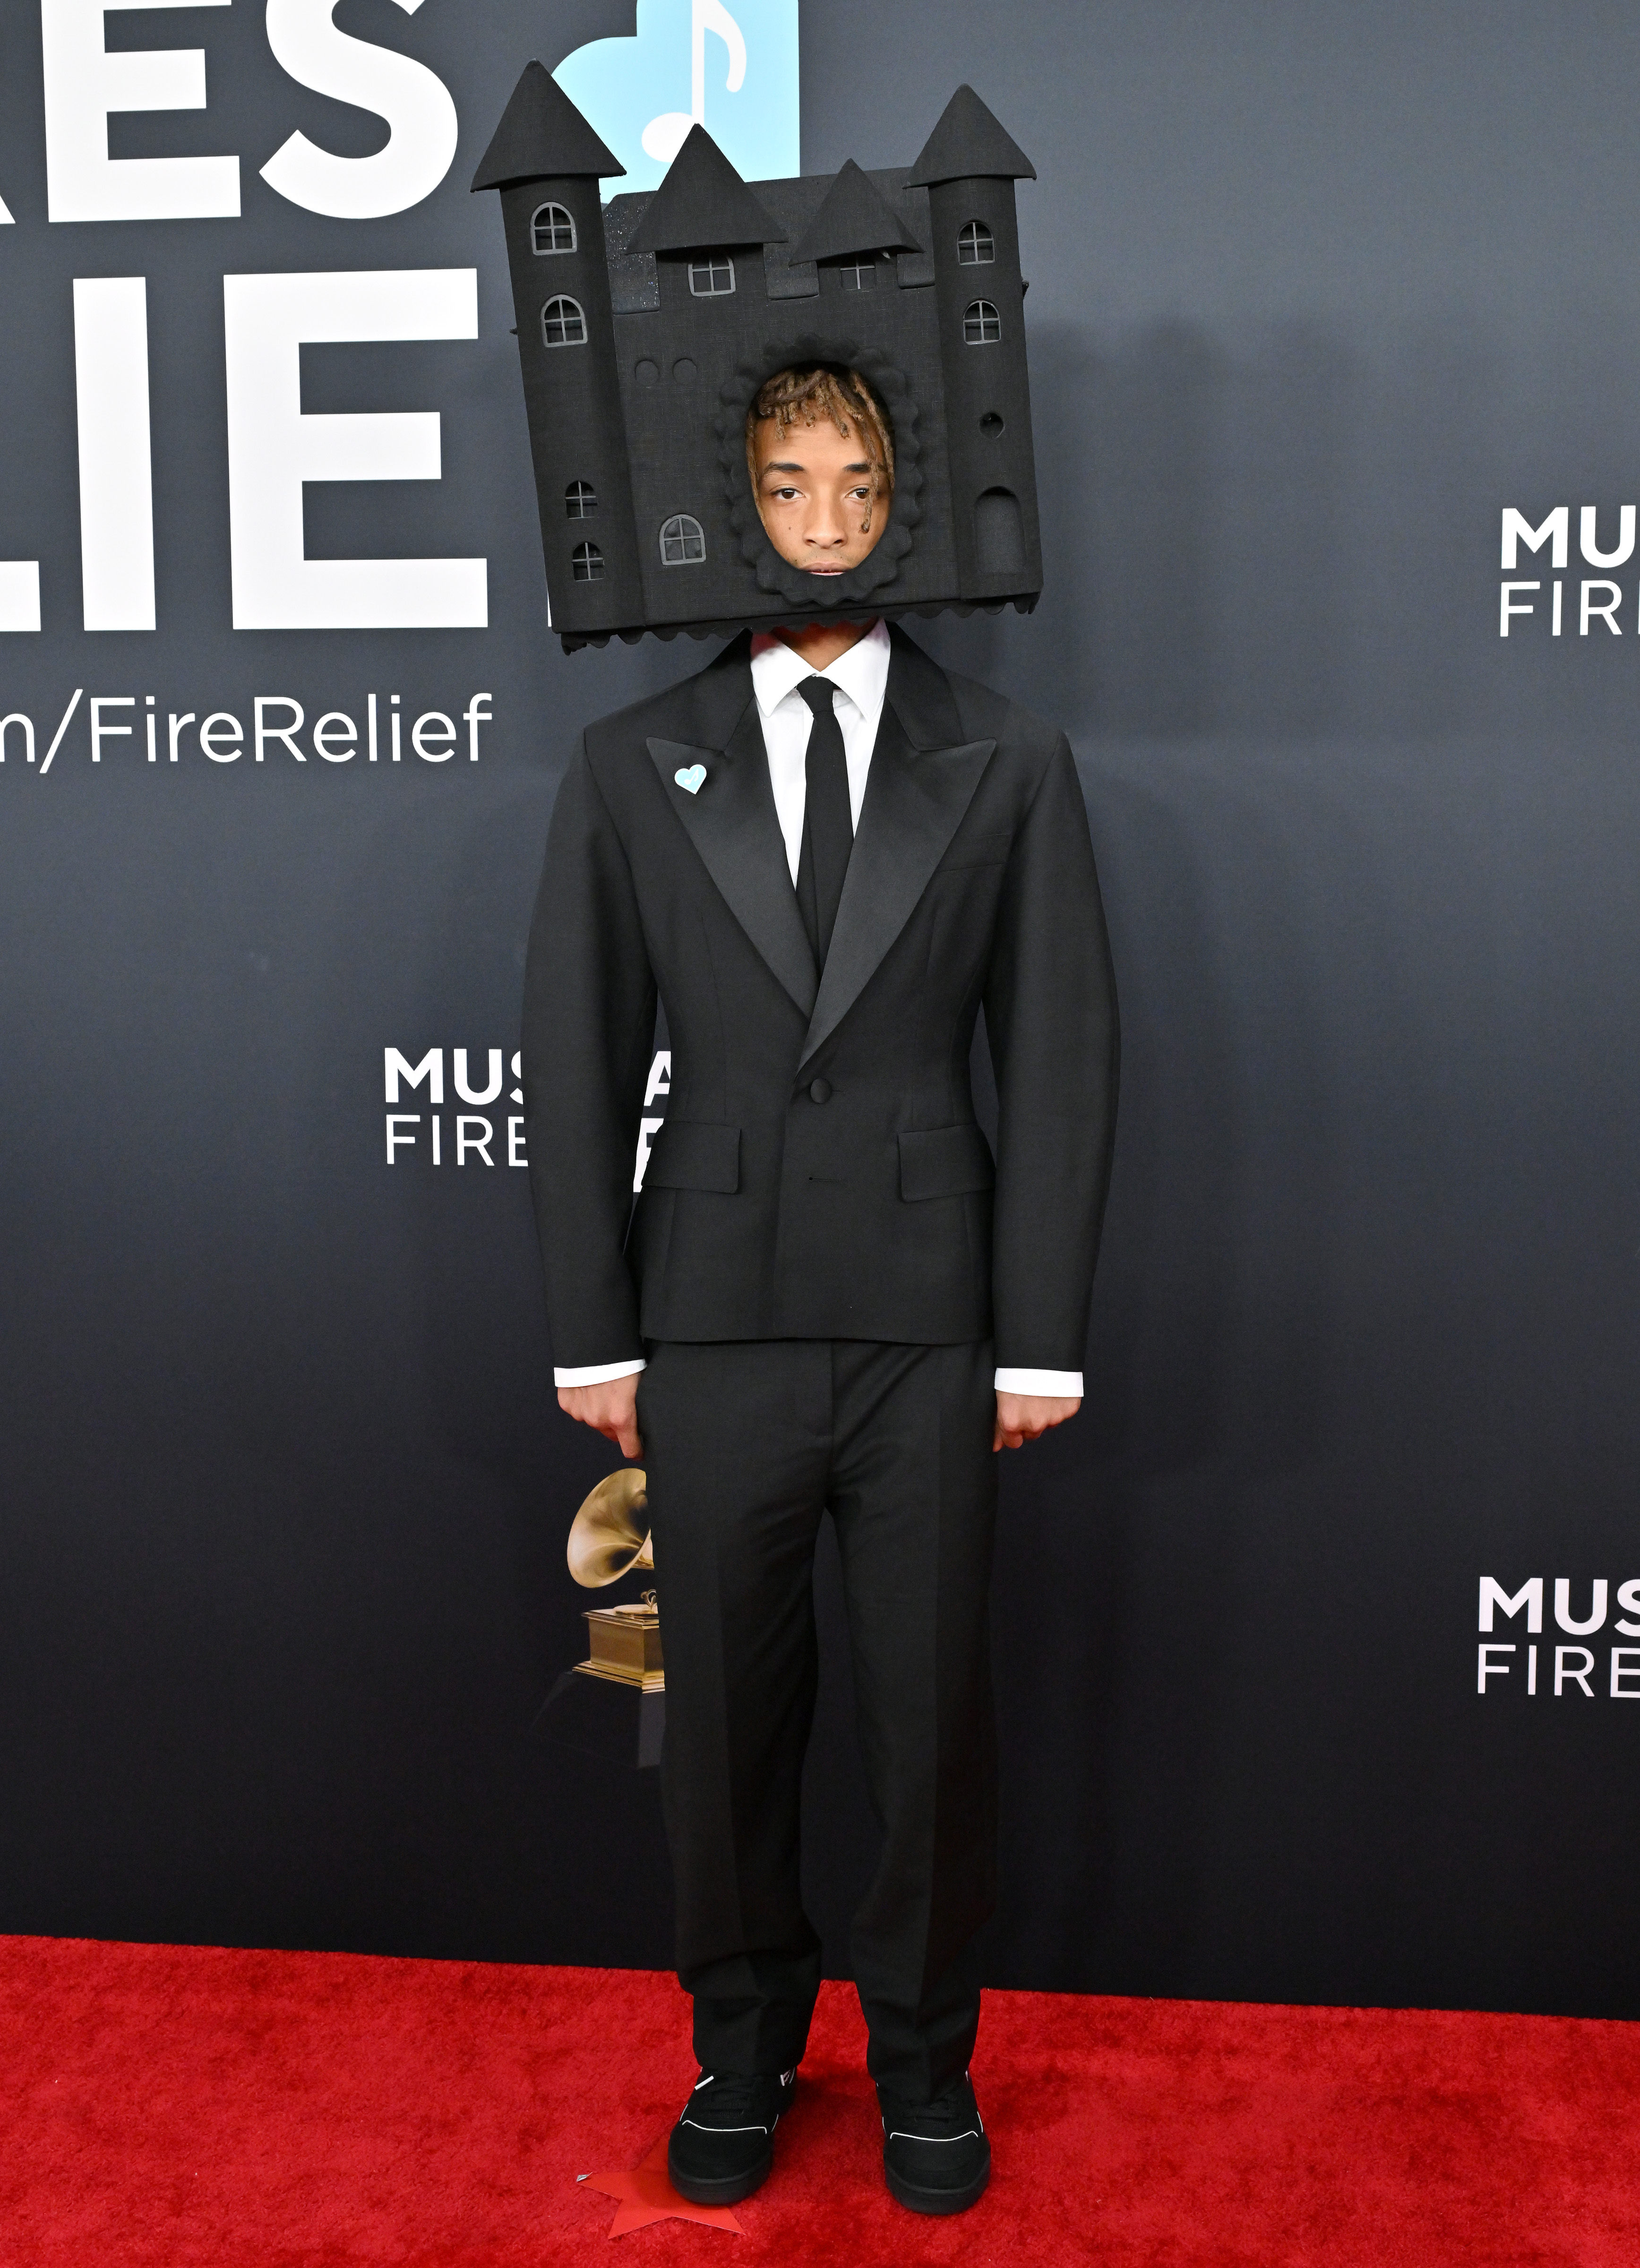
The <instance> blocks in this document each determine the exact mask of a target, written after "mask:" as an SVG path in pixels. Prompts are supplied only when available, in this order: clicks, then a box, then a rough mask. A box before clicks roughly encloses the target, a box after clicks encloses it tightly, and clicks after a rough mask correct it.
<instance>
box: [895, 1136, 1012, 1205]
mask: <svg viewBox="0 0 1640 2268" xmlns="http://www.w3.org/2000/svg"><path fill="white" fill-rule="evenodd" d="M996 1179H997V1168H996V1167H995V1166H994V1165H993V1164H992V1163H991V1153H990V1147H989V1144H988V1143H987V1141H986V1139H985V1137H984V1135H983V1134H982V1133H981V1131H980V1130H979V1128H978V1127H977V1126H936V1127H934V1128H933V1129H932V1130H930V1132H928V1133H923V1134H902V1135H901V1137H900V1194H901V1197H910V1198H917V1197H961V1196H963V1195H964V1194H965V1192H966V1191H967V1190H969V1189H989V1188H990V1186H991V1184H992V1182H995V1180H996Z"/></svg>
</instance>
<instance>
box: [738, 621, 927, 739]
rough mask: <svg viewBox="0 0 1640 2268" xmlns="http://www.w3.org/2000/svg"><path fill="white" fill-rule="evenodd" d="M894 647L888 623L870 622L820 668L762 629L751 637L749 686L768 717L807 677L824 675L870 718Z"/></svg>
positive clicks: (880, 696) (884, 683)
mask: <svg viewBox="0 0 1640 2268" xmlns="http://www.w3.org/2000/svg"><path fill="white" fill-rule="evenodd" d="M893 652H894V648H893V646H892V645H891V644H890V643H889V637H888V625H887V623H886V622H882V621H878V622H873V623H872V624H871V629H870V630H867V632H866V633H865V636H864V637H863V638H857V639H856V640H855V642H854V644H852V645H851V646H850V647H849V651H848V652H847V653H840V654H839V655H838V657H837V659H836V660H835V661H834V662H830V663H828V664H827V666H826V667H825V668H824V669H821V670H818V671H817V670H815V669H813V667H811V666H810V665H809V663H807V662H806V661H805V660H804V659H803V657H802V655H801V654H800V653H794V652H792V650H791V647H790V646H789V645H788V644H786V643H785V641H784V639H783V638H777V637H772V636H770V635H769V634H768V633H760V634H759V635H758V636H757V637H754V639H753V640H752V690H753V691H754V693H755V694H756V696H757V705H758V707H759V708H760V709H761V711H762V713H763V714H764V716H765V717H768V716H771V715H772V714H773V713H774V711H776V709H778V708H779V706H780V704H781V703H782V702H783V700H784V699H785V698H786V696H787V695H788V694H789V693H791V692H794V691H795V690H796V689H797V688H798V686H799V685H801V684H802V682H803V681H804V679H805V677H815V676H820V677H825V678H828V679H829V680H830V681H831V682H832V683H833V684H834V685H835V686H836V687H837V688H838V689H839V690H840V691H841V692H843V693H846V694H847V695H848V696H849V700H850V701H852V702H853V703H854V705H855V707H856V708H857V710H858V711H860V714H861V715H862V716H863V717H870V716H872V715H874V714H876V713H877V712H878V711H880V709H881V708H882V705H883V698H884V696H885V695H886V692H887V690H888V664H889V659H890V658H891V656H892V654H893Z"/></svg>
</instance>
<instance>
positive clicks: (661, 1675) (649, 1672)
mask: <svg viewBox="0 0 1640 2268" xmlns="http://www.w3.org/2000/svg"><path fill="white" fill-rule="evenodd" d="M575 1674H576V1675H577V1677H604V1678H607V1679H608V1681H609V1683H610V1684H612V1685H634V1686H636V1688H637V1690H638V1691H639V1692H640V1693H664V1692H665V1691H666V1671H665V1670H664V1669H629V1668H627V1667H626V1665H625V1664H624V1663H623V1662H616V1661H577V1663H576V1665H575Z"/></svg>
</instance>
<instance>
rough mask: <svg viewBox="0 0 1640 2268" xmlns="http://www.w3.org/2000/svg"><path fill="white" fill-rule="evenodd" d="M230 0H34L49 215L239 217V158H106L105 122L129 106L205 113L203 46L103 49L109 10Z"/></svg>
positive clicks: (210, 4)
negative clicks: (41, 73) (112, 51)
mask: <svg viewBox="0 0 1640 2268" xmlns="http://www.w3.org/2000/svg"><path fill="white" fill-rule="evenodd" d="M228 4H229V0H40V51H41V60H42V63H43V65H44V72H45V96H46V196H47V202H48V209H49V211H50V215H51V217H52V219H53V220H54V221H64V220H217V219H237V218H238V217H239V159H238V158H111V157H110V156H109V155H108V118H109V114H110V113H111V112H114V111H126V110H203V109H204V107H205V51H204V49H203V48H143V49H141V50H139V51H136V52H133V51H131V50H129V49H124V50H121V51H119V52H117V53H115V54H114V55H110V54H109V53H108V51H107V48H105V47H104V45H103V18H104V16H105V15H106V14H107V13H108V12H109V11H111V10H113V9H115V8H142V9H144V10H145V9H149V8H186V7H196V8H225V7H227V6H228Z"/></svg>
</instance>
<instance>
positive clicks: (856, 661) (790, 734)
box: [553, 622, 1082, 1400]
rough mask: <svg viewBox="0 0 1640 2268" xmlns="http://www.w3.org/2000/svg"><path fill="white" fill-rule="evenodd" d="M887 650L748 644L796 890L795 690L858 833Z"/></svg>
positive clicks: (1038, 1386) (883, 646) (1014, 1385)
mask: <svg viewBox="0 0 1640 2268" xmlns="http://www.w3.org/2000/svg"><path fill="white" fill-rule="evenodd" d="M892 652H893V648H892V647H891V645H890V644H889V640H888V625H887V624H886V622H873V623H872V625H871V629H870V630H867V632H866V634H865V636H864V637H863V638H859V639H857V641H856V643H855V644H853V645H851V646H850V647H849V651H848V652H847V653H842V654H839V655H838V657H837V659H836V660H835V661H833V662H828V663H827V666H826V667H825V668H824V669H821V670H816V669H814V668H813V666H811V665H810V664H809V663H808V662H806V661H805V660H804V659H803V657H802V655H801V654H798V653H794V652H792V650H791V647H790V646H789V645H787V644H786V643H785V642H784V640H783V639H782V638H777V637H769V636H768V635H763V636H760V637H754V639H753V640H752V691H753V695H754V697H755V699H756V702H757V713H758V721H759V722H760V723H761V725H762V727H763V747H764V748H765V750H766V751H767V753H768V756H769V785H770V787H771V788H772V789H773V790H774V794H775V812H776V816H777V817H778V819H779V821H780V832H781V835H782V836H783V839H784V842H785V845H786V863H787V865H789V866H790V867H791V880H792V884H793V887H795V886H796V883H797V879H798V858H799V856H800V855H801V852H802V849H803V812H804V806H805V802H806V800H807V792H808V791H807V784H806V782H805V778H804V770H803V767H804V760H805V757H806V756H807V755H808V747H809V733H810V732H811V730H812V729H813V723H814V717H813V711H812V710H811V709H810V707H809V705H808V703H807V702H806V701H805V700H804V699H803V697H802V696H801V695H800V694H799V693H798V686H799V685H801V684H803V683H804V682H805V680H807V679H808V678H811V677H816V676H818V677H828V678H829V679H830V680H831V681H832V684H833V686H834V688H835V691H834V692H833V695H832V706H833V708H834V709H835V711H836V716H837V723H838V725H839V727H840V729H841V730H842V752H843V755H844V756H845V757H846V758H847V760H848V765H849V818H850V820H851V821H852V822H853V824H854V825H855V826H856V827H858V826H859V824H860V806H861V805H862V804H863V803H864V800H865V783H866V778H867V777H868V775H869V774H870V771H871V751H872V749H873V748H874V747H876V745H877V727H878V725H879V721H880V719H881V718H882V713H883V698H884V696H885V695H886V692H887V690H888V663H889V658H890V655H891V653H892ZM646 1367H647V1366H646V1365H645V1364H644V1363H643V1361H641V1360H638V1361H632V1360H629V1361H626V1362H603V1363H593V1364H591V1365H588V1366H582V1367H580V1368H577V1369H571V1370H555V1371H554V1373H553V1383H554V1384H555V1386H602V1385H603V1384H604V1383H605V1382H606V1381H607V1380H609V1379H612V1378H630V1377H632V1376H633V1375H634V1374H635V1373H636V1372H638V1371H640V1370H643V1369H644V1368H646ZM996 1385H997V1393H998V1394H1048V1395H1070V1396H1074V1397H1075V1398H1076V1399H1077V1400H1080V1398H1081V1395H1082V1373H1081V1372H1080V1371H1079V1370H1019V1369H1014V1370H999V1371H998V1372H997V1380H996Z"/></svg>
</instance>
